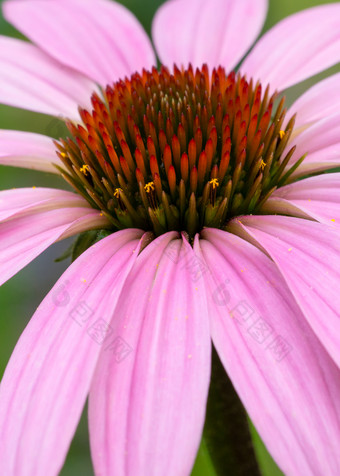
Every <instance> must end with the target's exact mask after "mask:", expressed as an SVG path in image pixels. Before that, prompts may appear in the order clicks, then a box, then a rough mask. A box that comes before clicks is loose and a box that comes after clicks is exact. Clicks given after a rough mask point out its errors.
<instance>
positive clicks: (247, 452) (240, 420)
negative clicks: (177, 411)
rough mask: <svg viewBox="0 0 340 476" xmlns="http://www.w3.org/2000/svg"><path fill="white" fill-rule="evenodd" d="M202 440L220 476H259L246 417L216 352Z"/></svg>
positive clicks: (214, 351)
mask: <svg viewBox="0 0 340 476" xmlns="http://www.w3.org/2000/svg"><path fill="white" fill-rule="evenodd" d="M203 438H204V440H205V442H206V445H207V448H208V451H209V453H210V456H211V459H212V462H213V464H214V466H215V470H216V473H217V474H218V476H249V475H251V476H260V475H261V472H260V470H259V467H258V463H257V460H256V457H255V452H254V448H253V443H252V439H251V434H250V430H249V425H248V419H247V414H246V412H245V410H244V408H243V405H242V403H241V401H240V399H239V397H238V395H237V393H236V392H235V390H234V387H233V385H232V383H231V381H230V379H229V377H228V376H227V374H226V372H225V370H224V367H223V365H222V363H221V361H220V359H219V357H218V355H217V352H216V350H215V349H213V355H212V373H211V383H210V389H209V398H208V405H207V414H206V422H205V427H204V433H203Z"/></svg>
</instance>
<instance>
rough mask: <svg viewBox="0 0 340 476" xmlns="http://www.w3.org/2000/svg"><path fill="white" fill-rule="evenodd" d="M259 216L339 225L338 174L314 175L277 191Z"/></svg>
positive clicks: (339, 174)
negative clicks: (312, 220)
mask: <svg viewBox="0 0 340 476" xmlns="http://www.w3.org/2000/svg"><path fill="white" fill-rule="evenodd" d="M261 213H265V214H266V213H268V214H271V213H279V214H283V215H293V216H298V217H307V218H308V217H309V218H312V219H314V220H317V221H319V222H320V223H324V224H326V225H331V226H336V227H338V226H339V225H340V173H334V174H324V175H317V176H316V177H310V178H306V179H304V180H300V181H298V182H295V183H292V184H290V185H286V186H284V187H281V188H279V189H277V190H276V191H275V192H274V193H273V194H272V196H271V197H270V198H269V199H268V200H267V201H266V203H265V204H264V205H263V207H262V209H261Z"/></svg>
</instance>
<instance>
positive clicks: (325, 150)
mask: <svg viewBox="0 0 340 476" xmlns="http://www.w3.org/2000/svg"><path fill="white" fill-rule="evenodd" d="M290 145H296V146H297V148H296V151H295V152H294V155H293V157H292V159H291V160H292V163H294V161H297V160H298V159H300V157H302V156H303V155H304V154H307V157H306V158H305V160H304V161H303V162H302V164H301V165H300V167H298V169H297V170H296V171H295V172H294V173H293V174H292V177H300V176H303V175H306V174H311V173H315V172H320V171H322V170H327V169H331V168H334V167H338V166H339V165H340V114H339V113H338V114H335V115H333V116H330V117H326V118H324V119H321V120H320V121H317V122H315V123H314V124H313V125H311V126H310V127H308V128H307V129H306V130H304V131H303V132H302V133H301V134H299V135H298V136H297V137H296V138H294V139H293V140H292V141H291V144H290Z"/></svg>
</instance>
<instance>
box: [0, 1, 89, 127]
mask: <svg viewBox="0 0 340 476" xmlns="http://www.w3.org/2000/svg"><path fill="white" fill-rule="evenodd" d="M21 3H22V4H23V5H24V4H25V2H21ZM40 5H42V3H41V2H40ZM95 89H96V85H95V84H94V83H92V82H91V81H89V80H88V79H86V78H85V77H84V76H83V75H82V74H80V73H78V72H76V71H74V70H72V69H70V68H67V67H66V66H63V65H61V64H60V63H58V62H57V61H55V60H54V59H53V58H51V57H50V56H48V55H47V54H45V53H43V52H42V51H41V50H39V49H38V48H36V47H35V46H34V45H31V44H29V43H27V42H26V41H21V40H16V39H14V38H8V37H5V36H0V102H1V103H3V104H7V105H9V106H14V107H20V108H23V109H29V110H32V111H37V112H42V113H45V114H52V115H55V116H60V117H62V116H66V117H70V118H71V119H77V118H78V117H79V115H78V105H81V106H84V107H86V106H88V105H89V104H90V96H91V94H92V92H93V91H94V90H95Z"/></svg>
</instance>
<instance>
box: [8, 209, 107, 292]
mask: <svg viewBox="0 0 340 476" xmlns="http://www.w3.org/2000/svg"><path fill="white" fill-rule="evenodd" d="M51 208H52V209H51V210H48V211H46V209H45V210H44V211H40V212H37V213H32V214H31V213H27V214H21V215H20V216H19V217H17V218H16V217H14V218H12V219H9V220H6V221H4V222H2V223H0V285H2V284H3V283H4V282H6V281H7V280H8V279H10V278H11V277H12V276H14V275H15V274H16V273H17V272H18V271H20V269H22V268H23V267H24V266H26V265H27V264H28V263H30V262H31V261H32V260H33V259H34V258H36V257H37V256H38V255H39V254H40V253H42V252H43V251H44V250H45V249H46V248H48V247H49V246H50V245H51V244H52V243H54V242H55V241H58V240H61V239H63V238H67V237H69V236H72V235H75V234H77V233H81V232H83V231H86V230H91V229H96V228H103V227H107V225H108V223H107V219H106V218H105V217H102V216H101V214H100V212H99V211H96V210H91V209H89V208H86V207H81V208H78V207H72V208H65V207H63V208H59V209H57V210H55V209H53V208H54V207H53V204H51Z"/></svg>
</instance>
